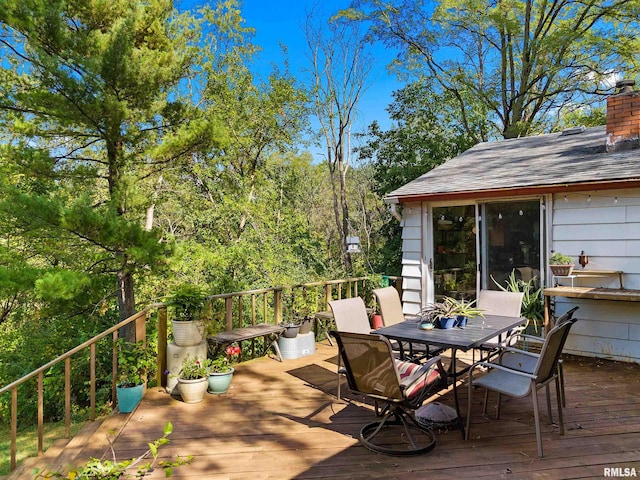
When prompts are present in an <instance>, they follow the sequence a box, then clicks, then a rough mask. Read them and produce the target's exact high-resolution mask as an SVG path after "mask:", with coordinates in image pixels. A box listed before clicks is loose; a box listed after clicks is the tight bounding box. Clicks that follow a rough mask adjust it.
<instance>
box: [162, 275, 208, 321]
mask: <svg viewBox="0 0 640 480" xmlns="http://www.w3.org/2000/svg"><path fill="white" fill-rule="evenodd" d="M166 303H167V305H169V306H170V307H173V309H174V313H175V318H176V320H181V321H190V322H192V321H196V320H202V319H203V317H204V315H205V310H206V307H207V294H206V293H205V291H204V289H203V288H202V287H200V286H198V285H193V284H190V283H184V284H182V285H178V286H177V287H176V288H175V289H174V290H173V291H172V293H171V294H170V295H169V296H168V297H167V300H166Z"/></svg>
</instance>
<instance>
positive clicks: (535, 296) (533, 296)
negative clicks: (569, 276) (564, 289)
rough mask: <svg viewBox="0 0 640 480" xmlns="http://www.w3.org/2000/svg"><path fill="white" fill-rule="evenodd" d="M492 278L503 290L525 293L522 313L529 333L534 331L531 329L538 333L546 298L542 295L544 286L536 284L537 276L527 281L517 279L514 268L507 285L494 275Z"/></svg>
mask: <svg viewBox="0 0 640 480" xmlns="http://www.w3.org/2000/svg"><path fill="white" fill-rule="evenodd" d="M491 279H492V280H493V283H495V284H496V286H497V287H498V288H499V289H500V290H502V291H505V292H522V293H523V296H522V306H521V308H520V315H522V316H523V317H524V318H526V319H527V325H526V327H525V328H526V329H527V333H533V332H531V331H529V330H533V331H535V334H536V335H538V327H539V326H540V325H541V324H542V321H543V319H544V298H543V296H542V288H540V287H538V286H537V285H536V280H537V279H536V277H533V278H532V279H531V280H529V281H528V282H525V281H524V280H519V279H517V278H516V274H515V270H512V271H511V275H509V278H508V280H507V283H506V286H503V285H501V284H500V283H498V282H497V281H496V280H495V279H494V278H493V277H491Z"/></svg>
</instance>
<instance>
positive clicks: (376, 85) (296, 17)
mask: <svg viewBox="0 0 640 480" xmlns="http://www.w3.org/2000/svg"><path fill="white" fill-rule="evenodd" d="M349 1H350V0H272V1H269V0H266V1H265V0H244V2H243V6H242V16H243V18H244V19H245V20H246V26H248V27H253V28H255V29H256V34H255V37H254V43H255V44H256V45H259V46H260V47H261V48H262V52H260V54H259V57H258V58H256V59H255V62H256V63H255V68H256V72H257V73H259V74H267V73H269V71H270V70H271V66H272V65H273V64H276V65H279V66H282V65H283V64H284V56H283V53H282V50H281V47H280V43H282V44H284V45H286V46H287V50H288V58H289V65H290V71H291V72H292V74H293V75H296V76H300V78H302V77H301V76H302V75H304V69H305V67H306V66H307V65H308V57H307V54H306V42H305V37H304V31H303V27H302V25H303V23H304V20H305V18H306V16H307V13H308V12H309V11H310V10H311V8H312V7H313V6H314V5H316V4H318V5H320V6H321V8H322V11H323V12H331V13H333V12H336V11H338V10H339V9H341V8H347V7H348V6H349ZM206 3H207V0H178V1H177V5H178V7H181V6H182V7H183V8H194V7H198V6H201V5H203V4H206ZM374 55H375V57H376V61H375V65H374V67H373V69H372V71H371V77H370V79H369V83H370V86H369V87H368V89H367V91H366V92H365V94H364V96H363V97H362V99H361V101H360V104H359V109H358V110H359V113H358V116H357V118H356V122H355V123H354V129H353V131H354V132H359V131H364V130H365V129H366V127H367V125H369V124H370V123H371V122H372V121H373V120H377V121H378V123H379V124H380V125H381V127H382V128H383V129H387V128H389V127H390V125H391V122H390V121H389V116H388V114H387V112H386V110H385V109H386V107H387V106H388V105H389V103H391V100H392V96H391V93H392V92H393V91H394V90H397V89H399V88H401V87H402V85H401V84H400V83H399V82H398V81H397V80H396V79H395V77H394V76H392V75H389V74H388V73H387V72H386V66H387V65H388V64H389V62H390V61H391V60H392V58H393V56H394V52H390V51H387V50H385V49H384V48H383V47H377V48H376V49H375V50H374Z"/></svg>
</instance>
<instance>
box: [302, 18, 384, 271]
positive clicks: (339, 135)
mask: <svg viewBox="0 0 640 480" xmlns="http://www.w3.org/2000/svg"><path fill="white" fill-rule="evenodd" d="M323 21H324V19H323V18H322V16H321V13H320V12H319V11H317V10H316V11H313V12H312V13H311V14H309V15H308V16H307V19H306V23H305V36H306V40H307V47H308V52H309V59H310V65H311V79H310V83H311V87H310V90H311V97H312V103H313V107H312V109H313V115H314V116H315V118H316V119H317V120H318V122H319V125H320V127H319V133H318V134H319V136H320V137H321V138H322V140H321V144H322V146H323V147H324V148H325V149H326V157H325V159H324V160H325V163H326V165H327V166H328V168H329V178H330V180H331V188H332V196H333V213H334V219H335V224H336V231H337V232H338V236H339V239H340V247H341V255H342V258H343V264H344V268H345V270H346V271H347V272H351V271H352V260H351V253H350V252H349V251H348V249H347V236H351V235H352V233H353V232H351V231H350V228H351V222H350V217H349V202H348V201H347V174H348V172H349V169H350V168H351V165H352V154H353V152H352V146H351V140H352V136H351V128H352V126H353V121H354V119H355V116H356V114H357V108H358V104H359V102H360V99H361V97H362V94H363V93H364V91H365V90H366V87H367V82H368V77H369V72H370V71H371V66H372V64H373V57H372V55H371V45H369V44H368V42H367V39H366V37H365V35H364V33H363V32H362V31H361V29H360V27H359V25H358V24H357V23H353V22H349V21H345V19H344V18H341V17H340V16H334V17H331V18H329V20H328V21H327V22H326V23H323Z"/></svg>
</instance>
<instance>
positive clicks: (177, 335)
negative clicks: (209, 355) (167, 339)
mask: <svg viewBox="0 0 640 480" xmlns="http://www.w3.org/2000/svg"><path fill="white" fill-rule="evenodd" d="M171 324H172V325H173V339H174V341H175V342H176V345H178V346H179V347H192V346H194V345H199V344H200V342H202V339H203V337H204V324H203V323H202V322H201V321H197V322H183V321H181V320H172V321H171Z"/></svg>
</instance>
